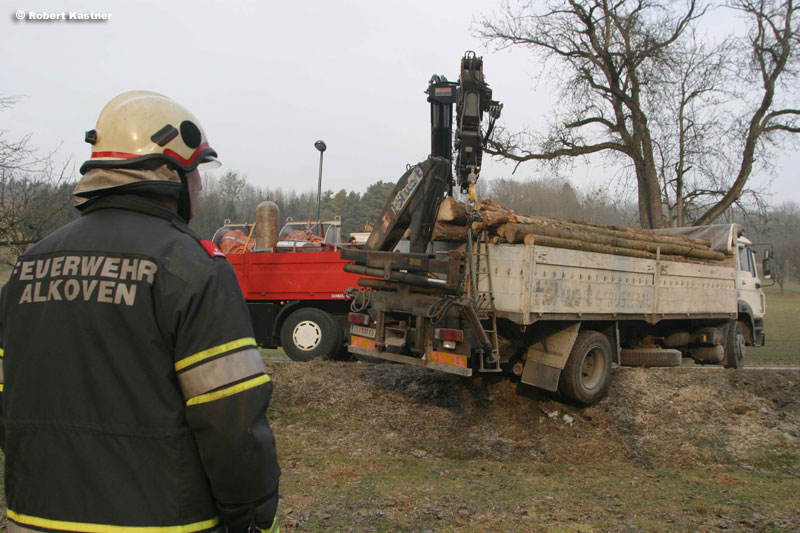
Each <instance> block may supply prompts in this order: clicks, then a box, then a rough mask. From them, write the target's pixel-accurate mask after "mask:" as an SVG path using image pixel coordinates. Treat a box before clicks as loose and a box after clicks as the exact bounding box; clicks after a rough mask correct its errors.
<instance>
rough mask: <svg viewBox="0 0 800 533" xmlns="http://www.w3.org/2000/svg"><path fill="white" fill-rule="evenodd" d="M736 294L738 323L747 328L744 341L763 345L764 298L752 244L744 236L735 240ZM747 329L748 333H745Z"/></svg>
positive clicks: (752, 344)
mask: <svg viewBox="0 0 800 533" xmlns="http://www.w3.org/2000/svg"><path fill="white" fill-rule="evenodd" d="M736 252H737V253H736V254H735V257H736V293H737V298H738V300H739V321H740V322H743V323H744V324H745V325H746V326H747V327H746V328H744V329H745V330H744V331H743V334H744V337H745V341H746V343H747V344H748V345H751V346H763V345H764V314H765V313H766V297H765V295H764V291H763V290H762V283H761V279H760V278H759V277H758V270H757V268H756V253H755V250H753V243H752V242H751V241H750V239H748V238H747V237H744V236H739V237H738V238H737V239H736ZM748 329H749V331H747V330H748Z"/></svg>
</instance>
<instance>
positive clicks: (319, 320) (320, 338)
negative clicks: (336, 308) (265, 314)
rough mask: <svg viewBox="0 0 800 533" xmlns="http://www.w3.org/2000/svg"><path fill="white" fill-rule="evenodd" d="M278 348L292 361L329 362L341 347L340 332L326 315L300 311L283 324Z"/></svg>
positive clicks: (291, 315)
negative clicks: (280, 347)
mask: <svg viewBox="0 0 800 533" xmlns="http://www.w3.org/2000/svg"><path fill="white" fill-rule="evenodd" d="M281 345H282V346H283V351H285V352H286V355H288V356H289V359H291V360H293V361H311V360H312V359H316V358H317V357H325V358H332V357H334V356H335V355H336V354H337V353H338V352H339V349H340V348H341V346H342V332H341V328H339V326H338V325H337V324H336V322H335V321H334V320H333V319H332V318H331V316H330V315H329V314H328V313H326V312H325V311H322V310H320V309H315V308H313V307H303V308H301V309H298V310H297V311H295V312H293V313H292V314H290V315H289V316H288V317H287V318H286V320H285V321H284V322H283V326H281Z"/></svg>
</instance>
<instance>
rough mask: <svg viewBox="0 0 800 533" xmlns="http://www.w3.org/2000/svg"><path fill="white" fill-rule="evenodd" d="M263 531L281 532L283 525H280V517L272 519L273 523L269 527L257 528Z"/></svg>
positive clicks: (264, 532) (270, 532)
mask: <svg viewBox="0 0 800 533" xmlns="http://www.w3.org/2000/svg"><path fill="white" fill-rule="evenodd" d="M257 529H258V530H259V531H260V532H261V533H281V527H280V526H279V525H278V517H277V516H276V517H275V518H273V519H272V525H271V526H269V528H268V529H261V528H260V527H259V528H257Z"/></svg>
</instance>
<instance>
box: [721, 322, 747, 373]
mask: <svg viewBox="0 0 800 533" xmlns="http://www.w3.org/2000/svg"><path fill="white" fill-rule="evenodd" d="M744 346H745V339H744V332H743V331H742V324H741V323H740V322H739V321H738V320H731V325H730V327H729V328H728V340H727V342H726V343H725V359H723V361H722V365H723V366H724V367H725V368H743V367H744Z"/></svg>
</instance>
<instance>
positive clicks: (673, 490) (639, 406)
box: [267, 361, 800, 531]
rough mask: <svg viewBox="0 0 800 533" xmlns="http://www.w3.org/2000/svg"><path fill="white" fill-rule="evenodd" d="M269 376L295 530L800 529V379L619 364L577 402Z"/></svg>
mask: <svg viewBox="0 0 800 533" xmlns="http://www.w3.org/2000/svg"><path fill="white" fill-rule="evenodd" d="M267 366H268V370H269V372H270V373H271V375H272V376H273V380H274V382H275V393H274V396H273V403H272V406H271V407H270V418H271V422H272V425H273V428H274V430H275V433H276V435H277V438H278V444H279V451H280V454H281V460H282V463H283V466H284V479H283V485H282V486H283V487H284V489H283V490H284V497H283V502H282V506H281V513H282V521H283V523H284V526H285V529H286V530H292V529H297V530H318V529H319V530H321V529H329V530H330V529H333V530H338V529H344V530H354V531H362V530H365V531H392V530H407V531H415V530H431V531H433V530H454V529H459V530H484V529H493V530H496V531H519V530H531V531H539V530H547V531H596V530H604V531H619V530H650V531H662V530H668V531H673V530H674V531H679V530H686V529H687V528H688V529H696V530H718V529H723V530H724V529H727V530H740V529H745V530H763V531H772V530H775V531H783V530H800V514H798V511H799V510H800V460H798V456H799V455H800V372H798V371H789V370H781V371H772V370H750V371H747V370H745V371H733V370H724V369H721V368H720V369H710V370H699V369H691V368H673V369H641V368H639V369H633V368H624V369H616V370H615V372H614V376H613V382H612V386H611V390H610V392H609V394H608V396H607V397H606V398H605V399H604V400H603V401H601V402H600V403H599V404H597V405H595V406H592V407H588V408H580V407H577V406H572V405H566V404H564V403H561V402H560V401H559V399H558V398H557V397H556V396H554V395H549V394H546V393H543V392H540V391H537V390H536V389H532V388H529V387H527V386H525V385H520V384H518V383H513V382H511V381H508V380H506V379H498V378H494V377H490V378H475V379H462V378H458V377H454V376H449V375H446V374H442V373H437V372H432V371H427V370H424V369H418V368H414V367H408V366H400V365H366V364H363V363H334V362H327V361H314V362H311V363H306V364H299V363H282V364H276V363H273V364H269V363H268V365H267ZM442 472H444V474H442ZM476 480H477V482H476ZM633 480H642V481H641V482H640V484H639V485H637V484H636V483H635V482H634V481H633ZM488 494H492V495H493V496H491V497H488V496H487V495H488ZM645 496H646V497H645ZM640 497H641V499H640ZM547 498H550V500H548V499H547ZM476 500H477V501H476ZM587 500H588V501H590V502H591V503H590V504H588V505H587V504H586V503H583V502H586V501H587Z"/></svg>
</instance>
